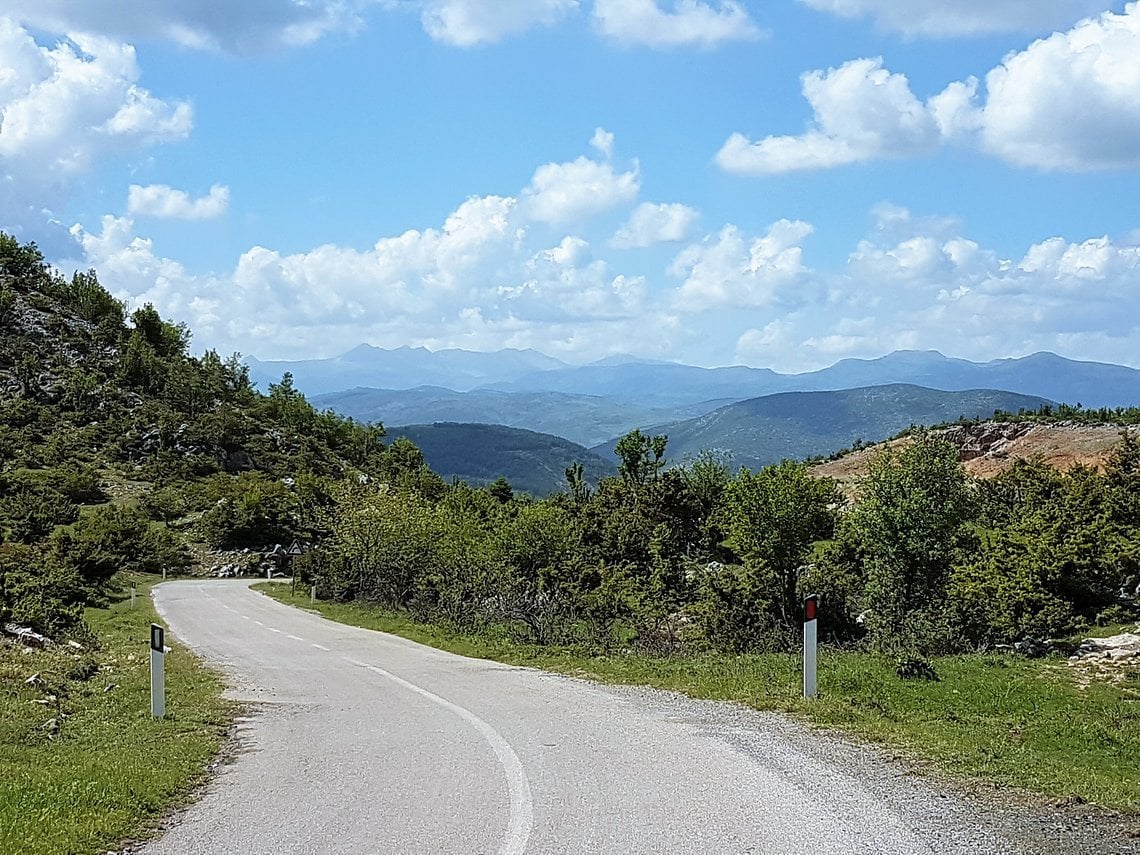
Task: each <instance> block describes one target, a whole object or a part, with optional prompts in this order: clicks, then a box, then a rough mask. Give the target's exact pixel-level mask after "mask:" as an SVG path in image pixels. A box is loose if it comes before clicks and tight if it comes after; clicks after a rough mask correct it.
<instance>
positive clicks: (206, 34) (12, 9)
mask: <svg viewBox="0 0 1140 855" xmlns="http://www.w3.org/2000/svg"><path fill="white" fill-rule="evenodd" d="M369 5H371V0H234V2H228V3H210V2H202V0H163V2H161V3H155V2H154V0H82V2H75V0H8V2H7V3H5V7H6V8H5V13H6V14H7V15H9V16H11V17H13V18H15V19H16V20H19V21H21V22H23V23H24V24H26V25H28V26H31V27H34V28H35V29H39V30H44V31H47V32H51V33H71V32H86V33H99V34H101V35H104V36H109V37H111V38H114V39H124V40H125V39H163V40H166V41H171V42H174V43H176V44H179V45H182V46H183V47H188V48H195V49H215V50H225V51H233V52H238V53H246V52H250V51H261V50H268V49H273V48H279V47H291V46H296V45H304V44H309V43H311V42H314V41H316V40H317V39H319V38H321V37H322V36H323V35H325V34H327V33H329V32H335V31H343V30H353V29H356V28H357V27H359V26H360V25H361V18H360V12H361V11H362V10H363V9H364V8H366V7H367V6H369Z"/></svg>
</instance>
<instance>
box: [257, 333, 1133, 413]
mask: <svg viewBox="0 0 1140 855" xmlns="http://www.w3.org/2000/svg"><path fill="white" fill-rule="evenodd" d="M247 362H248V364H249V367H250V376H251V378H252V379H253V380H255V381H256V382H258V383H259V384H260V385H261V388H265V387H266V385H267V384H268V383H270V382H275V381H277V380H280V379H281V375H282V374H283V373H284V372H285V371H289V372H290V373H292V374H293V379H294V383H295V385H296V386H297V388H299V389H301V390H302V391H303V392H304V393H305V394H306V395H307V396H309V397H311V398H313V397H316V396H319V395H322V394H323V393H332V392H342V391H344V390H347V389H354V388H355V387H371V388H375V389H384V390H409V389H410V390H414V389H417V388H418V387H421V386H435V387H442V388H445V389H448V390H454V391H457V392H465V391H472V390H479V391H480V392H489V391H497V392H510V393H550V392H554V393H560V394H563V395H579V396H583V395H584V396H591V397H595V398H598V397H600V398H607V399H609V400H610V401H613V402H615V403H618V404H621V405H625V406H634V407H639V408H647V409H651V410H654V409H655V410H673V409H674V408H678V407H690V406H694V405H698V406H700V405H706V406H708V408H709V409H712V408H713V405H707V404H706V402H721V403H725V402H728V401H741V400H746V399H750V398H756V397H759V396H762V395H771V394H775V393H778V392H809V391H834V390H839V389H850V388H860V387H867V386H881V385H886V384H892V383H909V384H913V385H918V386H925V387H927V388H931V389H941V390H944V391H964V390H968V389H1001V390H1005V391H1010V392H1018V393H1020V394H1023V395H1033V396H1037V397H1041V398H1047V399H1049V400H1051V401H1063V402H1065V403H1069V404H1076V403H1081V404H1084V405H1085V406H1086V407H1105V406H1109V407H1116V406H1135V405H1138V404H1140V371H1138V370H1137V369H1134V368H1127V367H1124V366H1120V365H1110V364H1106V363H1099V362H1078V361H1075V360H1071V359H1065V358H1064V357H1060V356H1057V355H1056V354H1052V353H1035V354H1033V355H1031V356H1026V357H1021V358H1018V359H997V360H993V361H991V362H970V361H968V360H965V359H954V358H950V357H946V356H943V355H942V354H940V353H938V352H936V351H896V352H895V353H891V354H888V355H887V356H883V357H880V358H878V359H844V360H842V361H840V362H837V363H836V364H835V365H833V366H831V367H830V368H824V369H822V370H819V371H812V372H807V373H804V374H778V373H776V372H774V371H771V370H769V369H767V368H747V367H744V366H732V367H727V368H698V367H695V366H691V365H681V364H679V363H672V362H654V361H650V360H639V359H636V358H633V357H624V356H623V357H610V358H607V359H604V360H601V361H599V362H596V363H593V364H590V365H581V366H571V365H567V364H566V363H564V362H561V361H559V360H557V359H554V358H552V357H549V356H544V355H543V354H541V353H538V352H537V351H533V350H500V351H496V352H493V353H476V352H471V351H464V350H441V351H430V350H427V349H425V348H408V347H403V348H396V349H395V350H385V349H383V348H378V347H371V346H369V345H361V346H359V347H357V348H354V349H353V350H350V351H349V352H348V353H345V354H343V355H342V356H338V357H334V358H332V359H319V360H303V361H297V362H261V361H258V360H257V359H248V360H247ZM354 397H355V404H354V406H362V404H361V401H360V395H359V393H354ZM521 400H522V399H520V401H521ZM388 403H389V404H391V403H392V400H391V398H389V399H388ZM325 404H326V405H327V406H330V407H332V408H334V409H339V405H338V404H337V403H336V402H335V401H325ZM408 406H409V409H408V414H409V416H411V415H412V414H413V410H412V409H411V405H410V404H409V405H408ZM520 409H521V407H520ZM379 415H380V418H381V420H382V421H384V422H385V423H389V424H391V423H397V422H394V421H393V419H392V418H391V417H389V416H385V415H383V414H379ZM545 417H546V416H544V418H545ZM630 418H633V417H632V416H631V417H630ZM639 418H640V416H637V417H636V418H633V422H632V423H633V424H636V423H637V420H638V419H639ZM401 420H402V419H401ZM420 420H422V421H426V420H427V419H420ZM459 420H460V421H471V420H472V419H470V418H460V419H459ZM625 421H627V422H628V421H630V419H629V418H626V419H625ZM528 426H529V425H528Z"/></svg>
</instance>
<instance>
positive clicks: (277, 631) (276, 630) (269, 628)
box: [266, 626, 281, 633]
mask: <svg viewBox="0 0 1140 855" xmlns="http://www.w3.org/2000/svg"><path fill="white" fill-rule="evenodd" d="M266 629H268V630H269V631H270V632H276V633H280V632H281V630H279V629H274V628H273V627H271V626H270V627H266Z"/></svg>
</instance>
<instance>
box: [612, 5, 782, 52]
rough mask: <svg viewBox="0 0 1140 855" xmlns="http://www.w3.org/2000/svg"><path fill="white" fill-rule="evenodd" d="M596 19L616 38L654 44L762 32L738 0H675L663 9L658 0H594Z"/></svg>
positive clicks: (705, 43)
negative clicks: (670, 5)
mask: <svg viewBox="0 0 1140 855" xmlns="http://www.w3.org/2000/svg"><path fill="white" fill-rule="evenodd" d="M594 23H595V25H596V26H597V28H598V31H599V32H601V33H602V35H604V36H606V37H607V38H610V39H613V40H614V41H617V42H620V43H622V44H627V45H647V46H649V47H654V48H671V47H681V46H687V45H696V46H699V47H705V48H709V47H714V46H716V45H719V44H722V43H724V42H729V41H752V40H755V39H757V38H760V36H761V32H760V30H759V29H758V28H757V27H756V25H755V24H754V23H753V22H752V20H751V19H750V18H749V17H748V12H747V11H746V10H745V8H744V6H743V5H742V4H741V3H739V2H738V1H737V0H719V2H717V3H715V4H714V3H712V2H702V0H675V2H673V4H672V9H671V10H666V9H662V8H661V6H660V5H659V0H594Z"/></svg>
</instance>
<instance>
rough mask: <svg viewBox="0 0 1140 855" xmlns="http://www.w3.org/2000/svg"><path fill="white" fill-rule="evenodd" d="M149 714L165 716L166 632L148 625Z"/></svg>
mask: <svg viewBox="0 0 1140 855" xmlns="http://www.w3.org/2000/svg"><path fill="white" fill-rule="evenodd" d="M150 714H151V715H152V716H154V717H155V718H162V717H163V716H164V715H166V630H164V629H163V628H162V627H161V626H159V625H158V624H157V623H152V624H151V625H150Z"/></svg>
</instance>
